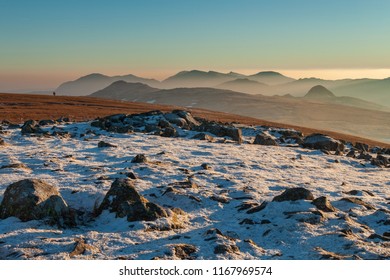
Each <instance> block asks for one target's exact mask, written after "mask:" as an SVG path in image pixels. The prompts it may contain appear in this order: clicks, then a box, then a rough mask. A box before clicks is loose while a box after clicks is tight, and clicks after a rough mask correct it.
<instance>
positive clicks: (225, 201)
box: [210, 194, 230, 204]
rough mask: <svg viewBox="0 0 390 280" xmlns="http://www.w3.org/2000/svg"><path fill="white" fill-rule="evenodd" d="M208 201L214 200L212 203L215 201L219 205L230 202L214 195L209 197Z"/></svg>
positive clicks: (224, 197)
mask: <svg viewBox="0 0 390 280" xmlns="http://www.w3.org/2000/svg"><path fill="white" fill-rule="evenodd" d="M210 199H211V200H214V201H217V202H220V203H224V204H226V203H229V202H230V200H229V198H228V197H226V196H221V195H215V194H214V195H212V196H211V197H210Z"/></svg>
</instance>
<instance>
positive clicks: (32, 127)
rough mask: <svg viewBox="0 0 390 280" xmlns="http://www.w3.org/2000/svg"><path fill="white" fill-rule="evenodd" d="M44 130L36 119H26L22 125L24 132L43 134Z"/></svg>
mask: <svg viewBox="0 0 390 280" xmlns="http://www.w3.org/2000/svg"><path fill="white" fill-rule="evenodd" d="M41 133H44V131H43V130H42V129H41V128H40V127H39V124H38V123H37V122H36V121H34V120H28V121H26V122H25V123H24V124H23V126H22V134H41Z"/></svg>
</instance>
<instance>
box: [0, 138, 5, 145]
mask: <svg viewBox="0 0 390 280" xmlns="http://www.w3.org/2000/svg"><path fill="white" fill-rule="evenodd" d="M0 146H5V141H4V139H2V138H0Z"/></svg>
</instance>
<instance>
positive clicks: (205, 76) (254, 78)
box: [56, 70, 390, 106]
mask: <svg viewBox="0 0 390 280" xmlns="http://www.w3.org/2000/svg"><path fill="white" fill-rule="evenodd" d="M120 80H122V81H125V82H130V83H143V84H145V85H148V86H150V87H154V88H159V89H173V88H183V87H186V88H192V87H208V88H218V89H229V90H233V91H237V92H243V93H249V94H262V95H268V96H272V95H286V94H290V95H292V96H301V97H302V96H304V95H305V94H306V93H307V92H308V90H310V89H311V88H312V87H314V86H316V85H322V86H324V87H326V88H328V89H329V90H332V92H333V93H334V94H335V95H336V96H350V97H357V98H361V99H363V100H366V101H370V102H374V103H378V104H381V105H384V106H390V78H387V79H382V80H380V79H342V80H324V79H318V78H302V79H293V78H290V77H286V76H284V75H282V74H280V73H278V72H274V71H264V72H259V73H257V74H253V75H243V74H239V73H235V72H229V73H220V72H216V71H208V72H206V71H200V70H191V71H181V72H179V73H177V74H175V75H173V76H171V77H168V78H167V79H165V80H163V81H157V80H155V79H146V78H142V77H137V76H134V75H131V74H129V75H124V76H106V75H102V74H90V75H87V76H84V77H81V78H79V79H77V80H75V81H68V82H65V83H63V84H61V85H60V86H59V87H58V88H57V89H56V92H57V93H58V94H61V95H74V96H80V95H89V94H92V93H94V92H96V91H98V90H101V89H103V88H105V87H107V86H109V85H110V84H112V83H113V82H116V81H120Z"/></svg>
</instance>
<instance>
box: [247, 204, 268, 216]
mask: <svg viewBox="0 0 390 280" xmlns="http://www.w3.org/2000/svg"><path fill="white" fill-rule="evenodd" d="M267 204H268V202H266V201H263V203H261V204H260V205H259V206H255V207H253V208H251V209H249V210H248V211H246V213H247V214H253V213H257V212H260V211H261V210H263V209H264V208H265V207H266V206H267Z"/></svg>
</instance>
